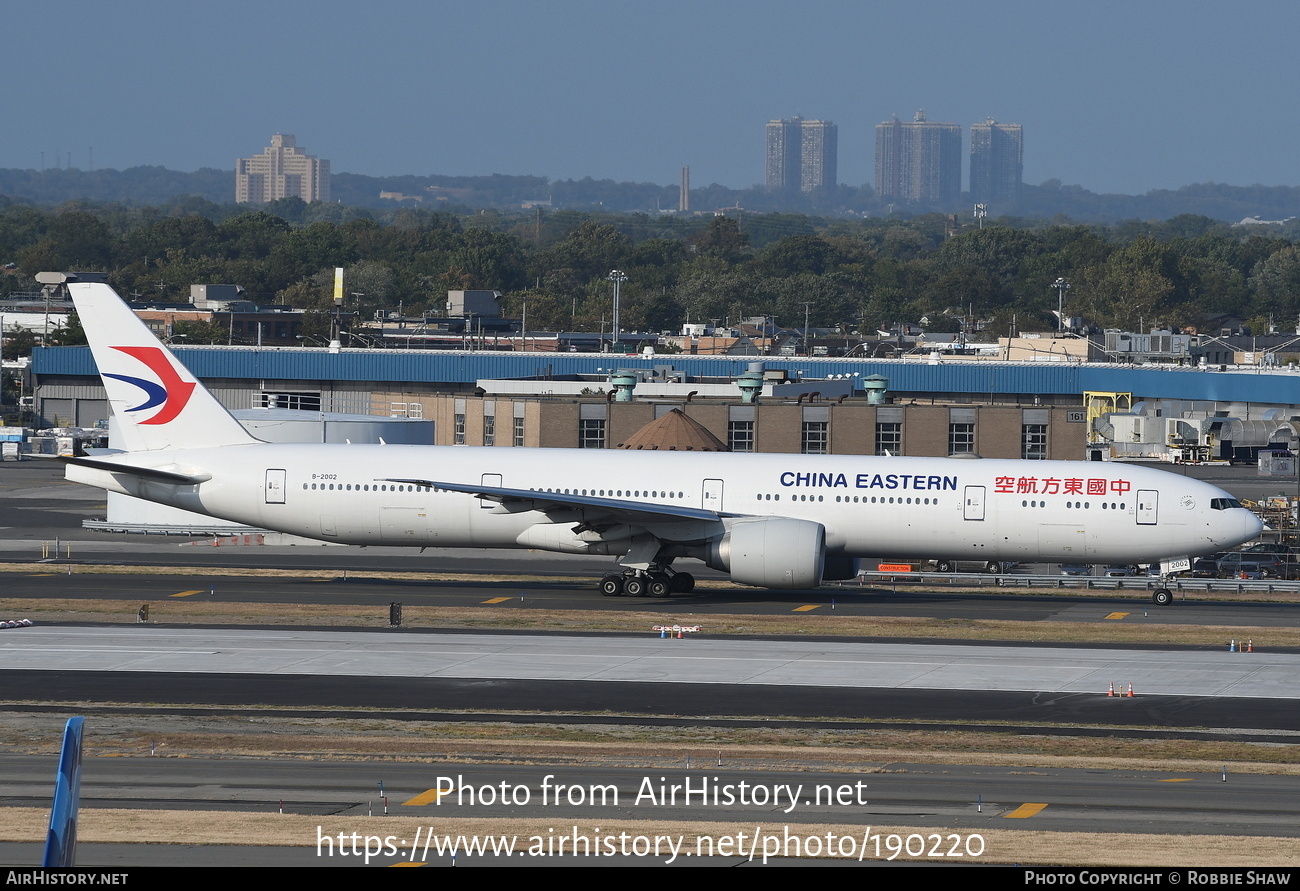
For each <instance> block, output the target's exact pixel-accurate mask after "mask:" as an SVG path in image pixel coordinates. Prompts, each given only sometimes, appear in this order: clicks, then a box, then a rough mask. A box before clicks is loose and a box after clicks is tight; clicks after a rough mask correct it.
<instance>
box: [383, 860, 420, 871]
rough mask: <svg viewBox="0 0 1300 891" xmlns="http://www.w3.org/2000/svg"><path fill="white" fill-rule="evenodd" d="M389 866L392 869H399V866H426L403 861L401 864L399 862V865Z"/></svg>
mask: <svg viewBox="0 0 1300 891" xmlns="http://www.w3.org/2000/svg"><path fill="white" fill-rule="evenodd" d="M388 866H389V868H390V869H393V868H396V867H398V866H424V864H423V863H412V862H411V861H410V860H402V861H400V862H398V863H390V864H388Z"/></svg>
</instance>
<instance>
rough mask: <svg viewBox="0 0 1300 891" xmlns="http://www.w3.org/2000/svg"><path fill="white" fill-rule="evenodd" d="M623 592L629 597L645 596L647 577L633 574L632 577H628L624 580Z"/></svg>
mask: <svg viewBox="0 0 1300 891" xmlns="http://www.w3.org/2000/svg"><path fill="white" fill-rule="evenodd" d="M623 592H624V593H625V594H627V596H628V597H644V596H645V579H643V578H640V577H639V576H633V577H632V578H630V579H627V580H626V581H624V582H623Z"/></svg>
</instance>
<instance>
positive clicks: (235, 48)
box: [0, 0, 1300, 193]
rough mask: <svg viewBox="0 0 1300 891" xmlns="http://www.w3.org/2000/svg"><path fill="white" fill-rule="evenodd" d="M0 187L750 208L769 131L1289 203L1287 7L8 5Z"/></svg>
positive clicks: (1295, 145)
mask: <svg viewBox="0 0 1300 891" xmlns="http://www.w3.org/2000/svg"><path fill="white" fill-rule="evenodd" d="M2 21H3V25H4V33H5V37H6V40H5V48H6V53H5V57H6V58H5V63H6V70H7V75H6V77H5V80H6V83H7V84H8V86H6V87H4V88H3V89H2V90H0V97H3V98H2V99H0V112H3V130H2V131H0V133H2V135H0V167H25V168H37V167H39V166H40V164H41V152H45V164H46V166H54V164H55V157H56V155H58V156H61V157H63V158H65V159H66V156H67V153H68V152H71V165H72V166H74V167H81V168H85V167H86V166H87V156H88V149H90V148H92V147H93V154H94V165H95V166H96V167H115V168H125V167H132V166H136V165H141V164H157V165H161V166H164V167H170V168H172V169H176V170H195V169H197V168H199V167H219V168H224V169H232V168H233V167H234V162H235V159H236V158H238V157H247V156H249V155H252V154H256V153H258V152H260V151H261V150H262V148H263V147H264V146H266V145H267V144H268V143H269V137H270V135H271V134H272V133H273V132H276V131H283V132H286V133H294V134H296V135H297V137H298V143H299V145H301V146H303V147H304V148H306V150H307V151H308V152H310V153H311V154H314V155H318V156H319V157H322V158H328V159H329V160H330V162H331V164H332V166H333V171H334V172H335V173H339V172H351V173H366V174H372V175H388V174H403V173H414V174H433V173H436V174H453V175H460V174H490V173H504V174H536V175H540V176H547V177H551V178H554V179H565V178H570V177H573V178H580V177H583V176H592V177H595V178H597V179H602V178H611V179H615V180H632V181H649V182H658V183H664V184H668V183H675V182H676V181H677V171H678V168H679V167H680V166H681V165H683V164H689V165H690V166H691V180H692V184H694V185H697V186H699V185H705V184H708V183H710V182H717V183H721V184H723V185H727V186H732V187H738V188H743V187H746V186H749V185H753V184H755V183H759V182H761V181H762V178H763V126H764V124H765V123H766V122H767V121H768V120H769V119H772V118H778V117H790V116H793V115H796V114H800V115H803V116H804V117H805V118H829V119H831V120H833V121H835V123H836V124H838V125H839V134H840V141H839V179H840V181H841V182H844V183H848V184H851V185H860V184H862V183H870V182H872V181H873V180H874V153H875V135H874V134H875V131H874V128H875V125H876V124H877V123H879V122H881V121H883V120H885V119H887V118H889V117H890V116H891V115H894V114H897V115H898V116H899V117H900V118H902V119H904V120H907V119H910V118H911V116H912V114H913V113H914V112H915V111H916V110H917V109H918V108H924V109H925V111H926V113H927V115H928V116H929V118H930V120H935V121H955V122H957V123H960V124H961V125H962V126H963V128H968V127H969V126H970V125H971V124H972V123H975V122H978V121H982V120H984V119H985V118H987V117H994V118H996V119H998V120H999V121H1002V122H1007V123H1019V124H1022V125H1023V126H1024V132H1025V181H1026V182H1029V183H1039V182H1042V181H1043V180H1045V179H1048V178H1050V177H1056V178H1058V179H1060V180H1062V181H1063V182H1065V183H1077V184H1080V185H1082V186H1084V187H1086V188H1088V189H1091V190H1093V191H1104V192H1125V193H1141V192H1145V191H1147V190H1149V189H1155V188H1177V187H1179V186H1182V185H1186V184H1189V183H1196V182H1220V183H1231V184H1235V185H1249V184H1252V183H1264V184H1267V185H1297V184H1300V174H1297V170H1296V167H1297V158H1298V157H1300V151H1298V149H1300V114H1297V104H1298V103H1300V99H1298V91H1297V87H1296V81H1294V80H1292V78H1294V77H1295V76H1296V75H1295V61H1294V60H1295V53H1296V49H1295V41H1296V37H1297V35H1298V34H1300V3H1296V2H1294V0H1259V2H1250V0H1247V2H1245V3H1237V4H1229V3H1226V2H1223V3H1211V2H1202V0H1179V2H1166V0H1126V2H1112V0H1087V2H1082V3H1079V2H1068V3H1067V2H1054V0H1035V2H1019V0H1015V2H1010V0H983V2H970V0H962V2H952V0H907V2H904V0H897V2H878V0H857V2H837V0H798V2H796V0H784V2H778V0H744V2H741V0H734V2H733V0H694V2H678V0H655V2H653V3H652V2H620V0H600V2H587V0H549V2H538V0H533V2H514V0H479V2H475V3H469V2H446V0H426V2H414V0H368V2H355V0H353V2H345V0H312V2H298V0H257V2H243V0H223V2H220V3H203V4H197V3H183V2H182V3H178V2H174V0H168V2H146V0H114V2H98V0H96V2H86V0H65V2H60V3H10V4H6V8H5V12H4V16H3V19H2Z"/></svg>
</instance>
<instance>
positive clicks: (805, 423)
mask: <svg viewBox="0 0 1300 891" xmlns="http://www.w3.org/2000/svg"><path fill="white" fill-rule="evenodd" d="M175 352H176V354H177V355H178V356H179V358H180V359H181V361H182V362H184V363H185V365H186V366H187V367H189V368H190V369H191V370H192V371H193V372H194V373H195V374H196V375H198V376H199V377H200V378H201V379H203V380H204V382H205V384H206V385H207V387H208V388H209V389H210V390H211V391H212V392H213V394H214V395H215V396H216V397H217V398H218V399H219V400H221V402H222V403H224V404H225V405H226V406H227V407H229V408H231V409H234V410H239V409H258V408H278V409H281V410H284V409H289V410H294V409H297V410H305V411H310V412H317V413H322V412H323V413H347V414H352V415H368V416H371V417H383V418H392V417H398V418H420V419H424V420H426V421H428V420H432V421H433V422H434V423H433V441H434V443H435V444H438V445H461V444H463V445H491V446H499V447H511V446H532V447H550V448H614V447H617V446H619V445H620V444H622V443H624V442H626V441H627V440H628V439H629V438H631V437H632V435H633V434H634V433H635V432H636V431H638V430H640V429H641V428H642V427H644V426H645V425H646V424H648V423H650V422H651V421H653V420H655V419H656V418H658V417H660V416H661V415H663V414H665V413H666V412H668V411H671V410H672V409H674V408H680V409H682V410H683V411H684V412H685V413H686V414H687V415H688V416H689V417H690V418H692V419H693V420H695V421H697V422H698V423H699V424H701V425H702V426H703V427H705V428H706V429H707V430H708V431H709V432H710V433H712V434H713V435H714V436H715V437H717V439H718V440H720V441H721V442H722V443H725V444H727V445H728V446H730V447H731V448H732V449H733V450H735V451H759V452H786V453H800V452H803V453H812V454H821V453H828V454H841V455H862V454H885V453H886V452H888V453H890V454H901V455H910V456H943V455H948V454H952V453H956V452H974V453H976V454H979V455H982V456H984V457H990V458H1050V459H1066V460H1070V459H1074V460H1079V459H1089V458H1090V459H1093V460H1103V459H1110V458H1112V457H1120V458H1123V457H1153V455H1150V454H1144V453H1142V449H1141V448H1137V447H1136V446H1137V444H1136V443H1134V442H1130V443H1127V444H1126V443H1124V442H1122V441H1120V440H1122V439H1130V440H1132V439H1135V437H1134V436H1133V435H1132V434H1131V432H1130V431H1131V430H1132V426H1125V427H1122V430H1123V431H1124V432H1123V435H1122V436H1120V437H1115V436H1114V433H1113V432H1112V433H1110V434H1109V436H1103V435H1101V434H1099V433H1097V432H1091V433H1090V431H1093V430H1095V429H1097V428H1100V429H1107V430H1112V429H1113V428H1108V427H1107V425H1106V423H1105V421H1107V420H1110V419H1113V417H1114V416H1115V415H1129V416H1134V415H1142V416H1146V417H1150V418H1151V419H1152V420H1156V421H1159V420H1161V418H1162V416H1163V418H1165V419H1174V418H1179V417H1195V418H1199V419H1200V425H1201V428H1203V429H1205V428H1208V427H1209V426H1211V425H1214V426H1215V427H1216V429H1218V431H1219V433H1221V434H1222V433H1223V432H1224V431H1225V430H1226V429H1227V428H1226V427H1224V424H1226V423H1228V422H1233V423H1236V424H1238V429H1240V428H1241V425H1243V424H1244V425H1246V426H1251V425H1253V426H1255V427H1257V428H1259V430H1257V431H1256V433H1255V434H1254V435H1255V436H1256V437H1257V438H1259V439H1262V441H1263V443H1262V444H1267V443H1268V442H1270V441H1271V442H1274V443H1276V444H1278V445H1281V446H1286V445H1287V444H1288V442H1289V444H1290V445H1291V446H1292V447H1294V446H1295V445H1297V444H1298V443H1300V434H1298V433H1297V428H1300V409H1297V408H1296V406H1300V370H1296V369H1295V368H1293V367H1290V366H1283V367H1280V368H1278V367H1273V368H1268V367H1257V366H1249V367H1234V366H1210V367H1208V368H1206V367H1199V368H1195V367H1185V366H1180V367H1170V366H1151V365H1147V366H1133V365H1114V364H1099V363H1063V362H1006V361H995V360H962V359H957V358H953V357H942V358H937V357H925V358H921V359H896V360H886V359H874V360H864V359H822V358H789V357H762V358H761V360H757V361H756V360H755V358H754V357H716V356H710V357H703V356H690V355H627V356H624V355H615V354H609V353H545V352H491V351H454V352H451V351H423V350H382V349H326V348H321V349H312V348H301V347H290V348H276V347H247V346H241V347H223V346H212V347H178V348H176V349H175ZM31 375H32V393H33V396H34V400H33V408H34V410H35V412H36V414H37V426H51V427H53V426H83V427H93V426H95V425H97V424H99V423H101V422H103V421H104V420H105V419H106V418H107V416H108V410H107V402H106V399H105V395H104V389H103V386H102V384H101V382H100V380H99V377H98V375H97V373H96V371H95V365H94V361H93V359H92V357H91V354H90V350H89V348H87V347H48V348H40V347H38V348H37V349H36V350H35V351H34V354H33V360H32V369H31ZM747 376H748V378H749V380H750V381H751V386H750V387H748V388H746V387H745V386H744V379H745V378H746V377H747ZM758 382H761V384H760V383H758ZM746 389H748V390H749V391H750V392H757V393H759V394H760V395H759V396H758V398H757V399H754V400H753V401H749V398H748V397H747V396H746V395H744V394H745V391H746ZM615 391H620V392H615ZM624 400H626V401H624ZM1206 418H1209V419H1210V420H1209V421H1206V420H1205V419H1206ZM1148 426H1150V427H1152V428H1155V427H1157V426H1158V425H1157V424H1152V425H1148ZM1259 431H1262V432H1259ZM1238 435H1239V436H1242V435H1244V434H1240V433H1239V434H1238ZM1152 438H1154V439H1155V440H1157V441H1159V440H1163V439H1164V438H1165V432H1164V428H1163V427H1162V428H1161V429H1160V431H1159V432H1158V433H1157V434H1156V435H1155V436H1154V437H1151V436H1148V437H1147V439H1152ZM1126 446H1127V449H1128V450H1126ZM1161 448H1163V446H1162V447H1161ZM1147 451H1150V450H1149V449H1148V450H1147ZM1212 457H1218V456H1217V455H1214V456H1212Z"/></svg>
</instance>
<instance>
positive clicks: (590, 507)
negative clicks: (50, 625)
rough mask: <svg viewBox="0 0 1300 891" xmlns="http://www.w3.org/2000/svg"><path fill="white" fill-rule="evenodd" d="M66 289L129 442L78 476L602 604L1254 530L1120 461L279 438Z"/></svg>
mask: <svg viewBox="0 0 1300 891" xmlns="http://www.w3.org/2000/svg"><path fill="white" fill-rule="evenodd" d="M68 287H69V289H70V290H71V292H72V296H73V299H74V301H75V302H76V306H77V312H78V313H79V314H80V317H81V322H82V325H83V326H84V328H85V330H86V333H87V336H88V337H89V339H90V342H91V350H92V351H93V353H94V357H95V362H96V363H97V365H98V366H99V372H100V375H101V376H102V377H103V381H104V387H105V389H106V390H107V391H108V400H109V403H110V406H111V409H112V412H113V415H114V418H115V420H116V424H117V432H118V434H119V435H120V437H121V441H120V445H121V446H123V447H124V448H122V449H120V450H111V451H105V452H102V453H97V454H95V455H92V456H90V457H86V458H70V459H67V460H68V464H69V466H68V467H67V478H68V479H69V480H73V481H75V482H80V483H86V484H88V485H92V486H98V487H100V488H103V489H107V490H109V491H111V492H120V493H123V494H126V495H133V496H135V497H138V498H143V499H146V500H148V501H156V502H158V503H160V504H168V505H172V506H175V507H179V508H184V509H185V510H190V511H196V512H198V513H201V514H206V515H208V516H213V517H220V518H222V519H226V520H233V521H236V522H240V523H246V524H248V525H250V526H258V527H261V528H264V529H271V530H276V531H280V532H287V533H293V534H295V535H301V536H305V537H307V538H313V539H320V540H323V541H331V542H343V543H348V544H355V545H410V546H414V547H420V548H425V547H452V548H536V549H541V550H548V551H560V552H564V553H572V554H603V555H612V556H615V557H617V558H618V560H617V564H618V567H619V568H618V571H617V572H611V573H609V574H606V575H605V576H604V577H603V578H602V579H601V583H600V586H601V590H602V591H603V592H604V593H606V594H610V595H614V594H629V595H643V594H650V595H652V596H665V595H667V594H670V593H672V592H673V591H687V590H690V589H691V588H692V587H693V585H694V580H693V579H692V578H691V576H690V575H689V574H688V573H685V572H675V571H674V570H673V569H672V567H671V564H672V562H673V561H674V560H675V559H676V558H679V557H685V558H694V559H697V560H702V561H703V562H705V563H706V564H708V565H709V566H711V567H713V568H715V569H719V570H724V571H726V572H728V573H729V574H730V576H731V579H732V580H733V581H736V582H739V583H741V584H746V585H755V586H760V587H770V588H808V587H815V586H816V585H818V584H820V583H821V582H822V581H823V580H824V579H842V578H850V577H852V576H853V575H854V574H855V572H856V567H857V558H860V557H872V556H874V557H880V556H889V557H900V558H906V557H929V556H933V555H934V554H942V555H943V556H944V557H947V558H950V559H972V560H982V561H990V562H994V561H1035V562H1037V561H1065V562H1071V563H1077V562H1087V563H1147V562H1155V561H1160V560H1170V559H1177V558H1186V557H1188V556H1190V555H1200V554H1208V553H1212V552H1214V551H1218V550H1221V549H1224V548H1228V547H1231V546H1233V545H1236V544H1240V543H1241V542H1244V541H1248V540H1250V539H1252V538H1254V537H1255V536H1256V535H1258V534H1259V532H1260V530H1261V523H1260V521H1259V519H1258V518H1256V517H1255V515H1254V514H1252V513H1251V512H1250V511H1249V510H1247V509H1245V508H1244V507H1242V506H1241V505H1240V504H1239V503H1238V502H1237V501H1236V500H1235V499H1233V498H1232V496H1230V495H1229V494H1228V493H1227V492H1224V491H1222V490H1221V489H1218V488H1215V487H1214V486H1210V485H1207V484H1205V483H1202V482H1198V481H1196V480H1192V479H1188V478H1187V477H1184V476H1178V475H1174V474H1170V473H1165V472H1162V471H1158V470H1152V469H1149V468H1144V467H1132V466H1128V465H1123V464H1104V463H1088V462H1071V461H1006V460H991V459H970V460H961V459H953V458H904V457H853V456H829V455H822V456H809V455H786V454H777V455H771V454H729V453H699V454H695V453H691V454H687V453H682V452H641V451H615V450H610V451H604V450H576V449H574V450H569V449H528V448H471V447H463V446H411V445H382V444H381V445H350V444H343V445H338V444H325V443H316V444H273V443H265V442H261V441H260V440H258V439H256V438H254V437H253V436H252V435H251V434H249V433H248V431H247V430H245V429H244V427H242V426H241V425H240V424H239V422H238V421H236V420H235V419H234V418H233V417H232V416H231V415H230V413H229V412H227V411H226V409H225V408H224V407H223V406H222V405H221V404H220V403H219V402H217V400H216V399H215V398H214V397H213V396H212V395H211V394H209V393H208V392H207V390H205V389H204V388H203V386H202V385H201V384H200V383H199V382H198V381H197V380H196V379H195V378H194V376H193V375H192V374H190V373H189V371H188V370H187V369H186V368H185V367H184V366H183V365H181V363H180V362H179V361H178V360H177V359H176V357H175V356H173V355H172V354H171V352H170V351H168V350H167V349H166V348H165V347H164V346H163V345H162V344H161V343H159V342H158V340H157V339H156V338H155V337H154V336H153V335H152V334H151V333H150V332H149V330H148V329H147V328H146V327H145V325H144V324H143V323H142V322H141V321H140V320H139V319H138V318H137V317H136V316H135V314H134V313H133V312H131V310H130V309H129V308H128V307H127V306H126V304H124V303H123V302H122V301H121V299H120V298H118V296H117V295H116V294H115V293H114V292H113V291H112V289H111V288H109V287H108V286H107V285H104V284H95V283H77V282H75V281H73V282H70V283H69V285H68ZM1155 599H1156V602H1157V603H1167V602H1168V601H1169V599H1170V595H1169V591H1168V590H1167V589H1165V588H1164V587H1160V588H1159V589H1158V590H1157V591H1156V595H1155Z"/></svg>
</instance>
